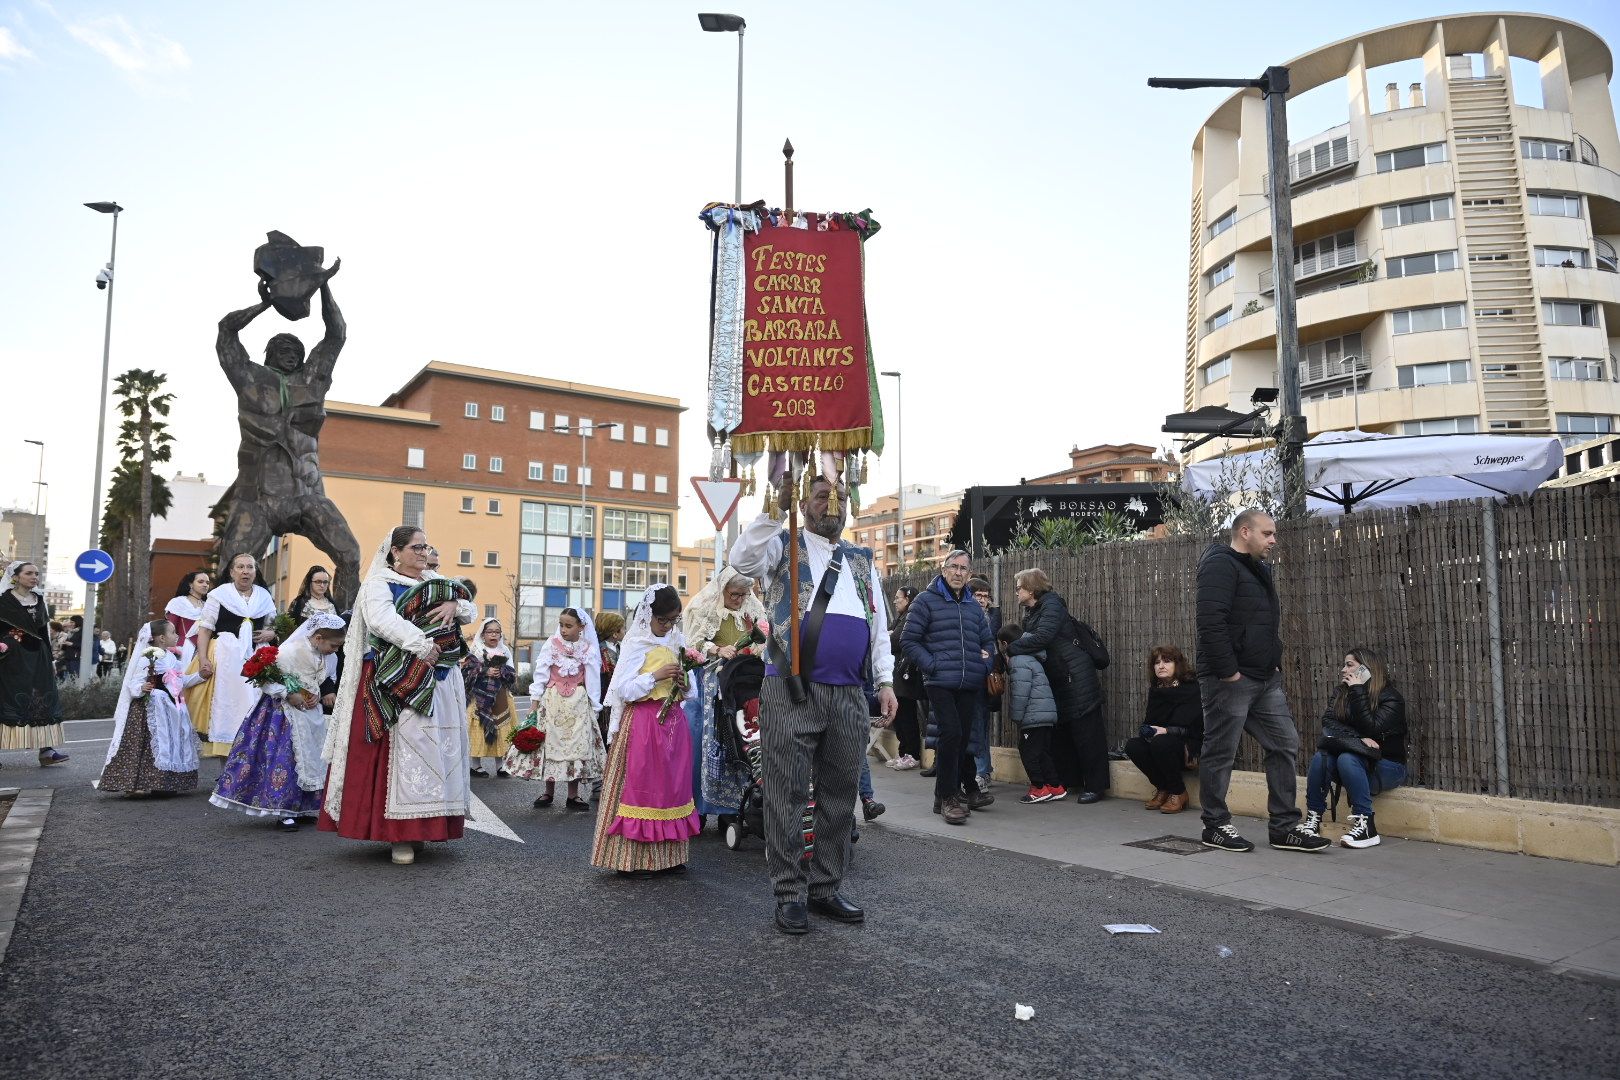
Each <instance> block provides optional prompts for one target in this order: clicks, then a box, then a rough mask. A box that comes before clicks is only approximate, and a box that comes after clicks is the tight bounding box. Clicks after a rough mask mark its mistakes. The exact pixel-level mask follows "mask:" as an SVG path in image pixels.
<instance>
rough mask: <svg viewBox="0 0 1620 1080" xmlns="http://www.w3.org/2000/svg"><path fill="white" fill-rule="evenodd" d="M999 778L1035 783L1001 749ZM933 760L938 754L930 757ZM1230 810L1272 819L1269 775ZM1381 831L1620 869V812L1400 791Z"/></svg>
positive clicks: (1132, 787)
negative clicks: (1268, 808)
mask: <svg viewBox="0 0 1620 1080" xmlns="http://www.w3.org/2000/svg"><path fill="white" fill-rule="evenodd" d="M990 756H991V761H992V763H993V767H994V770H995V776H996V779H997V780H998V781H999V782H1001V783H1007V784H1028V783H1029V777H1028V776H1027V775H1026V774H1025V772H1024V766H1023V763H1022V762H1020V761H1019V759H1018V751H1017V750H1015V749H1011V748H1009V747H1002V746H997V747H993V748H992V749H991V751H990ZM923 757H924V760H925V761H932V759H933V752H932V751H926V752H925V753H924V754H923ZM1109 765H1110V773H1111V777H1112V780H1113V785H1114V786H1113V794H1115V795H1117V796H1119V797H1120V798H1130V799H1134V798H1140V799H1142V800H1143V801H1146V800H1147V799H1148V798H1149V797H1150V796H1151V795H1152V794H1153V789H1152V788H1151V787H1150V786H1149V785H1148V782H1147V778H1146V777H1145V776H1143V775H1142V774H1141V772H1139V771H1138V770H1137V768H1136V766H1134V765H1132V764H1131V763H1130V762H1128V761H1113V762H1110V763H1109ZM1187 792H1188V795H1189V796H1190V804H1191V805H1189V806H1188V808H1187V814H1189V815H1192V816H1194V817H1196V816H1197V807H1198V775H1197V773H1196V772H1192V773H1188V774H1187ZM1227 805H1228V806H1229V807H1230V808H1231V810H1232V812H1233V813H1234V814H1241V815H1244V816H1249V817H1261V818H1263V817H1265V816H1266V778H1265V774H1264V773H1257V772H1234V773H1233V774H1232V786H1231V788H1230V789H1229V790H1228V791H1227ZM1299 806H1300V809H1301V810H1303V809H1304V807H1305V778H1304V777H1300V779H1299ZM1373 809H1374V813H1375V814H1376V816H1377V821H1378V831H1379V832H1380V833H1385V834H1388V835H1389V836H1400V837H1405V838H1407V839H1409V840H1432V841H1435V842H1438V843H1442V844H1456V845H1458V846H1460V847H1476V848H1485V849H1487V850H1490V851H1511V852H1518V853H1521V854H1524V855H1539V856H1541V857H1543V858H1548V859H1564V860H1566V861H1569V862H1583V863H1595V864H1597V865H1599V866H1620V808H1615V807H1607V806H1575V805H1566V804H1564V803H1549V802H1535V801H1532V800H1530V799H1502V798H1497V797H1496V796H1493V795H1468V794H1463V793H1460V792H1455V791H1431V790H1429V789H1428V788H1415V787H1413V788H1404V787H1403V788H1396V789H1395V790H1394V791H1390V792H1386V793H1385V794H1382V795H1379V796H1378V797H1377V798H1376V799H1375V800H1374V801H1373ZM1348 812H1349V811H1348V809H1347V807H1346V805H1345V803H1344V801H1343V799H1341V800H1340V802H1339V821H1338V822H1337V823H1335V822H1333V821H1328V822H1327V823H1326V824H1325V826H1324V829H1323V834H1324V835H1328V836H1334V837H1337V836H1339V835H1341V834H1342V833H1343V832H1344V830H1345V826H1344V818H1345V817H1346V815H1347V814H1348Z"/></svg>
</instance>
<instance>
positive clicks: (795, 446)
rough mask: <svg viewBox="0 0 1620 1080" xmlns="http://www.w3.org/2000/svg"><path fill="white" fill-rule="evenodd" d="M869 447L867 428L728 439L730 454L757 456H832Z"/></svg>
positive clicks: (733, 436) (755, 434)
mask: <svg viewBox="0 0 1620 1080" xmlns="http://www.w3.org/2000/svg"><path fill="white" fill-rule="evenodd" d="M871 445H872V429H871V428H870V427H859V428H848V429H846V430H844V431H760V432H750V433H749V434H747V435H737V434H733V435H732V436H731V452H732V454H733V455H740V454H758V453H763V452H765V451H767V450H771V451H789V452H792V453H808V454H815V453H832V452H834V451H840V450H843V451H848V450H865V449H867V448H868V447H870V446H871Z"/></svg>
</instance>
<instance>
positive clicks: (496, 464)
mask: <svg viewBox="0 0 1620 1080" xmlns="http://www.w3.org/2000/svg"><path fill="white" fill-rule="evenodd" d="M505 468H506V461H505V459H503V458H499V457H492V458H490V459H489V471H490V472H501V471H502V470H504V469H505Z"/></svg>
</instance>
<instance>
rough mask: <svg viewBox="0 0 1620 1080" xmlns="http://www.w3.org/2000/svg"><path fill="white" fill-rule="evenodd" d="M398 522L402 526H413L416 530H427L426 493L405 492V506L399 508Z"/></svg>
mask: <svg viewBox="0 0 1620 1080" xmlns="http://www.w3.org/2000/svg"><path fill="white" fill-rule="evenodd" d="M399 521H400V524H402V525H414V526H415V527H416V528H418V529H425V528H427V524H426V522H427V493H426V492H422V491H407V492H405V504H404V505H403V506H402V507H400V514H399Z"/></svg>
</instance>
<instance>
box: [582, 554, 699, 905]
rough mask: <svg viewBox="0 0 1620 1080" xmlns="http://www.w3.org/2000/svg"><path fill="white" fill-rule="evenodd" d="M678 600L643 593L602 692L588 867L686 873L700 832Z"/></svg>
mask: <svg viewBox="0 0 1620 1080" xmlns="http://www.w3.org/2000/svg"><path fill="white" fill-rule="evenodd" d="M680 618H681V597H680V594H679V593H677V592H676V591H675V590H674V589H673V588H671V587H670V586H668V585H663V584H660V585H654V586H652V587H651V588H649V589H648V590H647V591H646V592H645V593H643V594H642V597H641V603H639V604H638V605H636V613H635V616H634V617H633V618H632V619H631V621H630V631H629V633H628V634H626V635H625V640H624V645H623V646H622V647H621V648H620V650H619V666H618V668H617V670H615V671H614V673H613V682H612V683H611V684H610V685H609V687H608V705H609V707H610V708H611V709H612V710H613V711H612V714H611V717H610V719H609V721H608V735H609V738H610V739H611V740H612V749H611V751H610V752H609V754H608V763H607V774H606V776H604V777H603V782H602V800H601V802H600V804H599V805H598V810H597V817H596V836H595V839H594V840H593V842H592V844H591V865H592V866H602V867H607V868H610V869H613V870H617V871H619V872H620V873H625V874H637V875H643V876H644V875H647V874H652V873H666V872H669V871H679V870H684V869H685V867H686V855H687V848H688V846H689V844H690V842H691V839H692V837H693V836H696V835H697V832H698V815H697V808H696V807H695V806H693V804H692V733H691V729H690V728H688V727H687V723H686V716H685V715H684V713H683V712H682V710H681V708H680V702H679V701H678V700H677V701H675V702H674V703H673V704H671V698H672V697H674V698H681V697H686V698H690V697H691V696H692V694H694V693H695V692H696V687H697V683H696V680H692V679H688V678H687V677H686V674H685V672H684V671H683V670H682V667H681V663H680V655H681V650H682V648H683V647H684V641H683V639H682V637H681V632H680V630H679V629H678V628H677V626H676V624H677V623H678V622H679V621H680Z"/></svg>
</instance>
